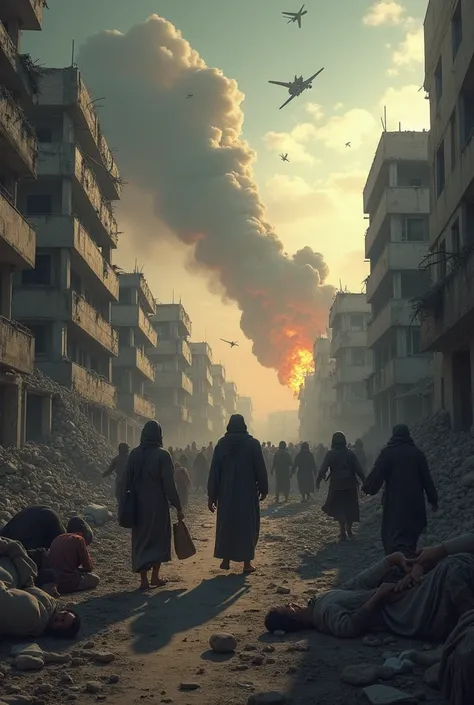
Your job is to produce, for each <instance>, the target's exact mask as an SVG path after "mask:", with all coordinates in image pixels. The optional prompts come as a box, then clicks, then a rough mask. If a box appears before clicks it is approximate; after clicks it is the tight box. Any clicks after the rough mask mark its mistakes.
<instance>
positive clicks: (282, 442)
mask: <svg viewBox="0 0 474 705" xmlns="http://www.w3.org/2000/svg"><path fill="white" fill-rule="evenodd" d="M278 447H279V449H280V450H285V448H286V443H285V441H280V442H279V444H278Z"/></svg>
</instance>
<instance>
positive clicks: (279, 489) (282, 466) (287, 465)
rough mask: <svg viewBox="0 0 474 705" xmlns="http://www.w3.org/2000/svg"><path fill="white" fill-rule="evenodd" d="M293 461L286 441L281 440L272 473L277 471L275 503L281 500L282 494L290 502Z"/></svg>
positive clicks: (274, 457)
mask: <svg viewBox="0 0 474 705" xmlns="http://www.w3.org/2000/svg"><path fill="white" fill-rule="evenodd" d="M292 465H293V461H292V460H291V455H290V454H289V453H288V451H287V449H286V443H285V441H280V443H279V445H278V450H277V452H276V453H275V455H274V456H273V462H272V470H271V473H272V475H273V473H275V503H276V504H278V503H279V502H280V494H282V495H283V496H284V498H285V502H288V499H289V497H290V485H291V467H292Z"/></svg>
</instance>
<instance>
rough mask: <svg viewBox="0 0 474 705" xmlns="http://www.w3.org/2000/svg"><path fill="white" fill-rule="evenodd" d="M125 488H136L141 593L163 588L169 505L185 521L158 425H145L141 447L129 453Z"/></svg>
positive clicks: (135, 565)
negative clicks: (162, 565) (162, 566)
mask: <svg viewBox="0 0 474 705" xmlns="http://www.w3.org/2000/svg"><path fill="white" fill-rule="evenodd" d="M126 487H127V488H130V487H133V490H134V496H135V499H136V522H135V526H134V527H133V529H132V569H133V571H134V572H135V573H140V579H141V583H140V589H141V590H147V589H149V587H150V581H149V580H148V573H149V571H150V570H151V571H152V574H151V585H152V587H161V586H162V585H164V584H165V582H166V581H165V580H163V579H162V578H161V577H160V568H161V564H162V563H167V562H168V561H170V560H171V520H170V511H169V505H170V504H171V505H172V506H173V507H174V508H175V509H176V511H177V512H178V520H182V519H183V518H184V514H183V511H182V507H181V502H180V499H179V495H178V490H177V489H176V484H175V481H174V467H173V461H172V460H171V456H170V454H169V453H168V451H166V450H164V449H163V432H162V429H161V426H160V425H159V424H158V423H157V422H156V421H147V423H146V424H145V425H144V427H143V430H142V434H141V438H140V445H139V446H138V447H137V448H134V449H133V450H132V452H131V453H130V456H129V459H128V464H127V478H126Z"/></svg>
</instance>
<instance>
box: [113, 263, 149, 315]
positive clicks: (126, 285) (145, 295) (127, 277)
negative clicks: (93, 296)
mask: <svg viewBox="0 0 474 705" xmlns="http://www.w3.org/2000/svg"><path fill="white" fill-rule="evenodd" d="M119 278H120V289H132V290H135V291H137V292H138V299H139V303H140V306H141V308H142V309H143V310H144V311H145V313H147V314H154V313H155V297H154V296H153V294H152V293H151V289H150V287H149V286H148V284H147V281H146V279H145V277H144V276H143V274H142V273H141V272H126V273H124V274H120V277H119Z"/></svg>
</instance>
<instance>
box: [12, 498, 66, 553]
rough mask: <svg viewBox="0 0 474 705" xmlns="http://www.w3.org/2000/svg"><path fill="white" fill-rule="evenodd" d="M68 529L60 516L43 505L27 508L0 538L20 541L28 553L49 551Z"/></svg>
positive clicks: (19, 513)
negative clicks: (42, 549) (40, 549)
mask: <svg viewBox="0 0 474 705" xmlns="http://www.w3.org/2000/svg"><path fill="white" fill-rule="evenodd" d="M65 533H66V529H65V527H64V524H63V523H62V521H61V519H60V518H59V516H58V514H57V513H56V512H55V511H54V509H51V507H45V506H42V505H34V506H31V507H26V509H23V510H22V511H21V512H18V514H15V516H14V517H12V519H10V521H9V522H8V524H5V526H4V527H3V529H0V536H2V537H3V538H5V539H12V540H13V541H19V542H20V543H21V544H22V546H23V547H24V548H25V549H26V550H27V551H34V550H36V549H39V548H44V549H46V550H49V548H50V546H51V544H52V543H53V541H54V539H55V538H56V537H57V536H60V535H61V534H65Z"/></svg>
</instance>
